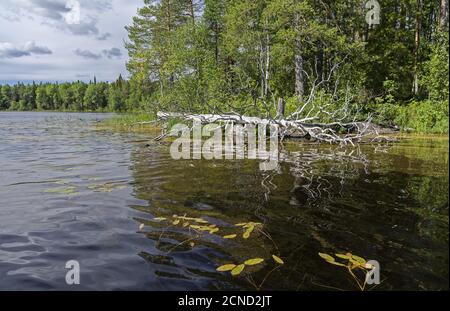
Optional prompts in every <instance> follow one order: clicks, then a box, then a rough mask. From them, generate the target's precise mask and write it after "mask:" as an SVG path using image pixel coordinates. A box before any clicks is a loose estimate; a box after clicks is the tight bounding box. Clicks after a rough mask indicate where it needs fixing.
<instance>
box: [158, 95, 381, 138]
mask: <svg viewBox="0 0 450 311" xmlns="http://www.w3.org/2000/svg"><path fill="white" fill-rule="evenodd" d="M283 106H284V105H283V103H282V102H279V107H278V115H277V118H275V119H269V118H258V117H250V116H243V115H239V114H236V113H223V114H189V113H176V112H158V113H157V117H158V119H160V120H168V119H172V118H180V119H184V120H189V121H192V122H198V123H201V124H210V123H226V122H233V123H235V124H242V125H246V124H251V125H266V126H270V125H277V126H278V127H279V133H280V138H281V139H284V138H304V139H308V140H313V141H319V142H327V143H340V144H354V143H355V142H360V141H361V140H362V139H363V138H364V137H369V136H374V138H376V137H377V136H379V135H380V134H382V133H384V132H383V131H382V130H383V129H382V128H381V127H379V126H377V125H375V124H373V123H372V122H371V119H370V118H369V119H368V120H366V121H364V122H349V123H343V122H339V121H336V122H330V123H313V122H309V121H312V119H310V120H305V119H302V120H289V119H285V118H283V117H282V116H281V113H282V112H284V107H283ZM159 138H162V137H159Z"/></svg>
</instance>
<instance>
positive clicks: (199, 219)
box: [193, 218, 208, 224]
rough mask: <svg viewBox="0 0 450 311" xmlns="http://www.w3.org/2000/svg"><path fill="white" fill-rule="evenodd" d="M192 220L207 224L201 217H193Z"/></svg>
mask: <svg viewBox="0 0 450 311" xmlns="http://www.w3.org/2000/svg"><path fill="white" fill-rule="evenodd" d="M193 220H194V221H195V222H198V223H201V224H207V223H208V221H207V220H204V219H202V218H194V219H193Z"/></svg>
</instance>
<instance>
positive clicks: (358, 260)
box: [352, 255, 366, 265]
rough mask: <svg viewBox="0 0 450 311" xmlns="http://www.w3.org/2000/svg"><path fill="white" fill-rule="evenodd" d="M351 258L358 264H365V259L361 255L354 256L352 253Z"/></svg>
mask: <svg viewBox="0 0 450 311" xmlns="http://www.w3.org/2000/svg"><path fill="white" fill-rule="evenodd" d="M352 259H353V260H354V261H356V262H357V263H359V264H360V265H365V264H366V260H365V259H364V258H362V257H359V256H356V255H352Z"/></svg>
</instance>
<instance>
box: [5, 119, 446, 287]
mask: <svg viewBox="0 0 450 311" xmlns="http://www.w3.org/2000/svg"><path fill="white" fill-rule="evenodd" d="M108 117H110V115H108V114H79V113H36V112H35V113H26V112H23V113H15V112H5V113H0V167H1V168H0V290H228V289H232V290H233V289H236V290H255V289H264V290H330V289H331V290H333V289H336V290H358V286H357V283H356V281H355V279H354V278H353V277H352V276H351V275H350V274H349V272H348V271H347V269H346V268H345V267H343V266H338V265H335V264H330V262H327V261H326V260H324V258H322V257H320V256H319V253H325V254H329V255H331V256H333V258H335V259H336V261H337V262H340V263H344V264H345V263H346V259H345V258H338V257H337V256H335V254H336V253H338V254H347V253H351V254H354V255H357V256H359V257H363V258H364V259H366V260H376V261H377V262H378V263H379V265H380V277H381V284H379V285H376V286H374V287H373V286H368V287H367V289H373V290H443V289H446V290H448V288H449V287H448V286H449V285H448V284H449V283H448V280H449V272H448V266H449V262H448V252H449V244H448V238H449V215H448V206H449V204H448V184H449V175H448V156H449V149H448V147H449V145H448V136H429V137H422V138H419V137H416V138H414V137H405V138H401V139H399V140H398V141H397V142H394V143H389V144H386V143H377V144H364V145H360V146H356V147H352V146H349V147H339V146H333V145H317V144H299V143H286V144H285V145H284V146H283V149H282V151H281V156H280V159H281V161H280V163H279V167H278V169H277V170H273V171H261V170H260V168H259V164H260V163H259V162H260V161H258V160H248V159H247V160H173V159H172V158H171V156H170V153H169V144H168V142H167V141H165V142H155V141H154V140H153V137H154V136H155V133H145V132H120V131H115V130H112V129H107V128H103V127H98V126H97V124H98V122H99V121H101V120H103V119H105V118H108ZM236 224H238V226H236ZM215 229H218V230H215ZM224 237H226V238H224ZM273 255H275V256H276V257H273ZM255 258H258V259H262V260H263V261H261V260H259V261H261V262H259V263H257V264H253V265H246V266H245V268H244V270H243V271H242V272H241V273H240V274H239V275H236V276H233V275H231V273H230V271H226V272H219V271H216V269H217V268H218V267H219V266H222V265H225V264H234V265H236V266H237V265H239V264H241V263H243V262H245V261H246V260H248V259H255ZM277 258H280V259H281V260H282V262H283V264H281V262H279V261H277V260H276V259H277ZM69 260H76V261H78V262H79V264H80V269H81V279H80V285H68V284H66V273H67V272H68V269H66V263H67V262H68V261H69ZM355 274H356V273H355ZM356 277H357V278H359V277H360V275H358V274H356ZM363 277H364V276H363Z"/></svg>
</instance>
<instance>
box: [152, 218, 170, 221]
mask: <svg viewBox="0 0 450 311" xmlns="http://www.w3.org/2000/svg"><path fill="white" fill-rule="evenodd" d="M166 219H167V218H165V217H156V218H153V220H156V221H162V220H166Z"/></svg>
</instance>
